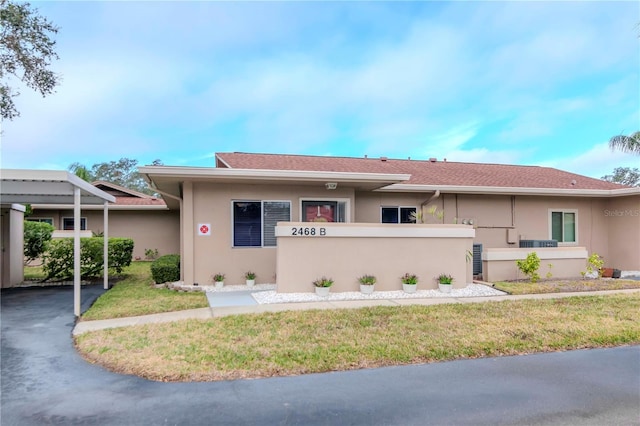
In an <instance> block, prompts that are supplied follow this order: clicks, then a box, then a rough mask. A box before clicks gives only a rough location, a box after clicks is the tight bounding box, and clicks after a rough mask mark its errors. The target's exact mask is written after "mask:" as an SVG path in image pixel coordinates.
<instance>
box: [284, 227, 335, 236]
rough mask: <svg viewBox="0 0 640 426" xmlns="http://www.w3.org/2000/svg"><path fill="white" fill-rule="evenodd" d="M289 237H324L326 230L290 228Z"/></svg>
mask: <svg viewBox="0 0 640 426" xmlns="http://www.w3.org/2000/svg"><path fill="white" fill-rule="evenodd" d="M291 235H292V236H295V237H318V236H319V237H324V236H325V235H327V228H314V227H306V226H304V227H292V228H291Z"/></svg>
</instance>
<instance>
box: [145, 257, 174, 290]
mask: <svg viewBox="0 0 640 426" xmlns="http://www.w3.org/2000/svg"><path fill="white" fill-rule="evenodd" d="M151 276H152V277H153V280H154V281H155V282H156V284H162V283H170V282H175V281H179V280H180V255H178V254H167V255H165V256H161V257H159V258H157V259H156V260H154V261H153V263H152V264H151Z"/></svg>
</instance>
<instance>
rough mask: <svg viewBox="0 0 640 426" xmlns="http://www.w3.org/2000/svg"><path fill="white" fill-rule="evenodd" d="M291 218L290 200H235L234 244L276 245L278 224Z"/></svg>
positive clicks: (238, 245)
mask: <svg viewBox="0 0 640 426" xmlns="http://www.w3.org/2000/svg"><path fill="white" fill-rule="evenodd" d="M290 220H291V202H290V201H234V202H233V246H234V247H274V246H275V245H276V236H275V226H276V224H277V223H278V222H288V221H290Z"/></svg>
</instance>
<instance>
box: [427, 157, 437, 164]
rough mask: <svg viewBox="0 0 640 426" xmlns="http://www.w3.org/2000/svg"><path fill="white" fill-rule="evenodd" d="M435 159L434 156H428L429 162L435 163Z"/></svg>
mask: <svg viewBox="0 0 640 426" xmlns="http://www.w3.org/2000/svg"><path fill="white" fill-rule="evenodd" d="M436 161H438V159H437V158H436V157H431V158H429V162H430V163H435V162H436Z"/></svg>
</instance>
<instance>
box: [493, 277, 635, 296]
mask: <svg viewBox="0 0 640 426" xmlns="http://www.w3.org/2000/svg"><path fill="white" fill-rule="evenodd" d="M493 286H494V287H495V288H496V289H498V290H502V291H505V292H507V293H509V294H538V293H564V292H580V291H595V290H621V289H628V288H640V281H634V280H624V279H611V278H600V279H574V280H553V279H551V280H541V281H538V282H537V283H532V282H530V281H525V280H520V281H498V282H495V283H494V285H493Z"/></svg>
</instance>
